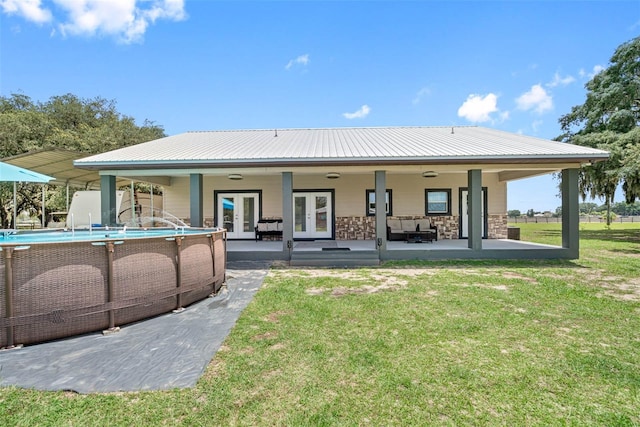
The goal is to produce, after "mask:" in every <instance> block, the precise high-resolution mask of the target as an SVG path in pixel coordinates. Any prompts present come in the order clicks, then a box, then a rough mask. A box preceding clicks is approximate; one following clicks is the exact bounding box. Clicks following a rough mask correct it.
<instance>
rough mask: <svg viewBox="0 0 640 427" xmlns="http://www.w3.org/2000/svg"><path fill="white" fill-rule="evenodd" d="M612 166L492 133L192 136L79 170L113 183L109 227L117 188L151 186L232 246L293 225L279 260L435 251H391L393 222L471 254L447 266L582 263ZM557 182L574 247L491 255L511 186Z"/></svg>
mask: <svg viewBox="0 0 640 427" xmlns="http://www.w3.org/2000/svg"><path fill="white" fill-rule="evenodd" d="M607 158H608V153H607V152H605V151H601V150H597V149H592V148H588V147H581V146H576V145H572V144H567V143H561V142H556V141H551V140H545V139H540V138H534V137H530V136H525V135H520V134H514V133H508V132H503V131H499V130H495V129H489V128H483V127H475V126H468V127H458V126H455V127H376V128H328V129H269V130H231V131H209V132H187V133H183V134H179V135H174V136H169V137H166V138H162V139H158V140H154V141H149V142H146V143H142V144H138V145H135V146H131V147H126V148H122V149H118V150H114V151H110V152H106V153H102V154H98V155H94V156H91V157H87V158H84V159H80V160H76V161H75V162H74V165H75V166H76V167H78V168H83V169H91V170H95V171H98V172H99V174H100V175H101V189H102V190H101V191H102V197H103V202H102V205H103V206H106V208H105V209H103V223H104V224H109V223H114V222H115V218H114V217H113V214H111V213H110V212H113V211H112V210H111V209H109V206H112V205H113V198H114V194H115V191H116V188H115V182H116V178H118V179H120V178H131V179H137V180H143V181H147V182H152V183H155V184H161V185H163V186H164V208H165V210H166V211H168V212H170V213H172V214H173V215H176V216H178V217H181V218H188V220H189V222H190V224H191V225H192V226H205V225H210V226H218V227H224V228H226V229H227V231H228V234H227V235H228V239H229V240H230V242H232V241H234V240H238V241H240V240H243V239H248V240H251V241H253V240H254V239H255V226H256V224H257V222H258V221H259V220H260V219H265V218H278V219H281V220H282V225H281V227H282V241H281V242H280V241H278V243H275V245H276V247H277V250H276V251H275V252H276V253H272V254H271V255H269V256H270V257H272V258H282V259H290V258H291V252H292V248H293V246H294V243H295V242H299V241H303V240H314V241H318V240H322V239H324V240H328V241H369V242H371V250H373V251H375V252H376V254H377V256H378V258H379V259H396V258H398V259H401V258H405V257H416V256H417V257H420V256H421V255H416V254H417V253H418V252H417V251H419V250H423V249H422V248H423V247H425V246H426V245H423V246H422V247H421V248H417V247H416V249H415V250H413V249H412V250H409V251H407V250H403V251H393V250H392V249H393V248H390V244H391V242H388V241H387V219H389V218H391V219H393V218H404V219H409V218H412V219H413V218H422V219H428V220H429V221H430V222H431V223H432V224H434V225H435V226H436V227H437V238H438V241H439V242H441V241H442V242H444V241H454V240H455V241H458V243H460V242H461V241H463V243H466V244H463V245H462V246H460V244H458V248H459V249H460V250H458V251H453V250H452V252H447V251H444V252H441V253H440V255H439V256H440V257H448V256H454V257H462V258H479V257H488V258H503V257H527V258H549V257H558V258H576V257H578V254H579V252H578V250H579V248H578V220H579V218H578V170H579V168H580V167H581V166H582V165H584V164H590V163H591V164H592V163H594V162H598V161H602V160H605V159H607ZM552 172H561V175H562V184H561V188H562V207H563V209H562V212H563V214H564V216H563V222H562V224H563V246H562V247H561V248H554V250H553V251H551V250H549V248H547V249H544V250H540V251H536V252H533V251H526V250H524V251H522V250H503V251H494V250H491V249H490V248H489V247H488V246H490V244H489V243H490V242H491V241H497V240H499V239H506V237H507V215H506V212H507V183H508V182H509V181H512V180H516V179H522V178H527V177H532V176H537V175H543V174H548V173H552ZM544 191H553V189H547V190H544ZM379 200H384V203H383V204H382V203H378V201H379ZM379 207H380V208H379ZM483 242H484V243H483ZM253 243H254V244H256V243H255V242H253ZM272 245H273V243H272ZM483 245H484V246H485V248H483ZM254 247H257V246H254ZM433 247H434V248H435V246H433ZM400 252H402V253H400ZM423 252H424V250H423Z"/></svg>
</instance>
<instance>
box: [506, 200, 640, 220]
mask: <svg viewBox="0 0 640 427" xmlns="http://www.w3.org/2000/svg"><path fill="white" fill-rule="evenodd" d="M578 208H579V211H580V215H594V216H602V217H603V218H606V215H607V204H606V203H604V204H602V205H599V204H597V203H590V202H586V203H580V204H579V205H578ZM610 208H611V212H612V213H613V214H615V215H618V216H640V202H634V203H625V202H618V203H613V204H612V205H611V206H610ZM540 214H544V212H539V211H535V210H534V209H529V210H527V211H526V212H525V213H522V212H521V211H519V210H518V209H512V210H509V211H507V216H509V217H510V218H519V217H522V216H526V217H529V218H533V217H534V216H536V215H540ZM548 214H549V213H548ZM551 216H554V217H557V216H562V208H561V207H557V208H556V210H555V212H553V213H551Z"/></svg>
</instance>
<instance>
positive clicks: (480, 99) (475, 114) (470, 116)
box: [458, 93, 509, 123]
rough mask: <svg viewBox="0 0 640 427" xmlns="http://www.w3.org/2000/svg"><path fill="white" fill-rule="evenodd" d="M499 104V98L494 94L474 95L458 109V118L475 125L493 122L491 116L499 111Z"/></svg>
mask: <svg viewBox="0 0 640 427" xmlns="http://www.w3.org/2000/svg"><path fill="white" fill-rule="evenodd" d="M497 104H498V96H497V95H495V94H493V93H489V94H487V95H485V96H482V95H475V94H472V95H469V96H468V97H467V100H466V101H464V102H463V103H462V105H461V106H460V108H458V117H464V118H465V119H467V120H469V121H470V122H474V123H482V122H488V121H490V120H492V118H491V114H492V113H495V112H497V111H499V110H498V106H497ZM508 114H509V113H507V117H508Z"/></svg>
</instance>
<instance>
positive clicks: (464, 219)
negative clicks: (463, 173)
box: [460, 188, 487, 239]
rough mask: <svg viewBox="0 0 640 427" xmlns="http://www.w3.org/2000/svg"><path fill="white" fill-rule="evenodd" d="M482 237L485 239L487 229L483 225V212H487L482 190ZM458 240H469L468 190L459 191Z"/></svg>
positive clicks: (484, 220) (485, 220)
mask: <svg viewBox="0 0 640 427" xmlns="http://www.w3.org/2000/svg"><path fill="white" fill-rule="evenodd" d="M481 197H482V202H481V204H482V213H481V215H482V237H483V238H485V239H486V238H487V234H486V233H487V227H486V226H485V223H486V222H487V219H486V218H485V212H486V211H487V195H486V191H485V189H484V188H483V189H482V195H481ZM460 209H461V212H460V238H461V239H468V238H469V190H466V189H464V190H461V191H460Z"/></svg>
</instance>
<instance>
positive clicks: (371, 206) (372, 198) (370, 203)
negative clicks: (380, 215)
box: [366, 190, 392, 216]
mask: <svg viewBox="0 0 640 427" xmlns="http://www.w3.org/2000/svg"><path fill="white" fill-rule="evenodd" d="M366 200H367V216H374V215H375V214H376V191H375V190H367V199H366ZM385 202H386V203H385V205H386V212H387V216H390V215H391V214H392V204H391V190H387V192H386V193H385Z"/></svg>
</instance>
